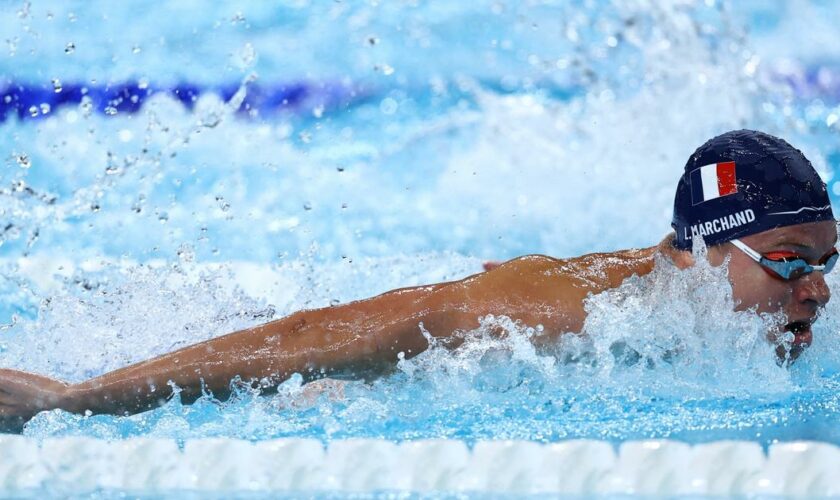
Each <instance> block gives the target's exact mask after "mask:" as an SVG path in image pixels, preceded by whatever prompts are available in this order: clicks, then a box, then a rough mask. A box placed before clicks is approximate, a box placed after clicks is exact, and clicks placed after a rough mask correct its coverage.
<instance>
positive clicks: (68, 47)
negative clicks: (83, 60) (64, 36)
mask: <svg viewBox="0 0 840 500" xmlns="http://www.w3.org/2000/svg"><path fill="white" fill-rule="evenodd" d="M73 52H76V44H75V43H73V42H68V43H67V45H65V46H64V53H65V54H72V53H73Z"/></svg>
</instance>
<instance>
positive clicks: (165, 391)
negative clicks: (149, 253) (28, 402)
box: [61, 285, 446, 414]
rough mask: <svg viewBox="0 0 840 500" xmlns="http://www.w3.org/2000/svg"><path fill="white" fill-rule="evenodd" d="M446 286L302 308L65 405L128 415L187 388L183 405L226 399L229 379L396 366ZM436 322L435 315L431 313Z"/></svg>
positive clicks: (360, 373) (107, 377)
mask: <svg viewBox="0 0 840 500" xmlns="http://www.w3.org/2000/svg"><path fill="white" fill-rule="evenodd" d="M443 286H445V285H433V286H429V287H419V288H413V289H403V290H397V291H393V292H389V293H386V294H384V295H380V296H377V297H374V298H371V299H367V300H364V301H359V302H353V303H349V304H346V305H342V306H336V307H329V308H324V309H316V310H310V311H301V312H297V313H294V314H292V315H290V316H287V317H285V318H282V319H280V320H277V321H274V322H271V323H268V324H265V325H261V326H257V327H255V328H249V329H246V330H242V331H238V332H234V333H231V334H228V335H224V336H222V337H217V338H214V339H211V340H207V341H205V342H201V343H199V344H195V345H192V346H189V347H186V348H183V349H180V350H178V351H175V352H172V353H168V354H164V355H162V356H159V357H157V358H154V359H151V360H149V361H144V362H141V363H137V364H135V365H131V366H128V367H126V368H122V369H120V370H116V371H113V372H110V373H106V374H104V375H102V376H100V377H96V378H94V379H91V380H88V381H86V382H83V383H80V384H76V385H72V386H69V387H68V390H67V395H66V398H64V401H62V403H63V404H62V405H61V407H62V408H64V409H66V410H69V411H74V412H79V413H81V412H85V411H88V410H89V411H91V412H93V413H94V414H96V413H113V414H126V413H137V412H141V411H145V410H148V409H152V408H155V407H157V406H160V405H161V404H163V403H164V402H165V401H166V400H167V399H168V398H169V397H170V396H171V394H172V389H171V387H170V384H175V385H176V386H178V388H179V389H180V390H181V393H180V396H181V398H182V400H183V401H184V402H187V403H189V402H192V401H194V400H195V399H197V398H198V397H200V396H201V394H202V390H204V391H208V392H212V393H213V395H214V396H215V397H217V398H219V399H226V398H227V396H228V395H229V393H230V383H231V380H233V379H234V378H236V377H239V378H240V379H241V380H242V381H243V382H244V383H247V384H249V385H251V386H253V387H255V388H256V387H259V388H261V389H263V390H271V389H272V388H274V387H275V386H276V385H277V384H278V383H280V382H282V381H283V380H285V379H287V378H288V377H289V376H290V375H292V374H293V373H300V374H302V375H303V377H304V379H305V380H313V379H316V378H321V377H324V376H331V375H333V376H334V375H343V376H348V377H352V378H362V377H366V376H371V375H375V374H377V373H380V372H382V371H384V370H386V369H390V368H391V367H393V365H394V363H395V362H396V361H397V359H398V357H397V355H398V353H399V352H403V353H405V355H406V356H409V357H410V356H411V355H412V354H414V353H418V352H420V351H422V350H424V349H425V348H426V347H427V345H428V342H427V340H426V339H425V338H424V337H423V335H422V334H421V332H420V330H419V328H418V323H419V322H422V321H423V320H424V319H427V317H432V316H437V315H436V314H435V313H434V312H431V311H429V305H430V303H431V302H434V301H429V300H428V299H429V298H430V297H434V298H435V301H437V302H441V301H445V300H446V294H437V295H435V291H436V290H440V289H441V287H443ZM432 321H433V322H434V321H435V320H434V318H432Z"/></svg>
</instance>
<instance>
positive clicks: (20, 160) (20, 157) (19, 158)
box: [13, 153, 32, 168]
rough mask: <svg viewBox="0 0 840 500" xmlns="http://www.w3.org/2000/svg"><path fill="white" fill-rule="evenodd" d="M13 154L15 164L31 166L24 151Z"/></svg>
mask: <svg viewBox="0 0 840 500" xmlns="http://www.w3.org/2000/svg"><path fill="white" fill-rule="evenodd" d="M13 156H14V158H15V161H16V162H17V164H18V165H20V168H29V167H31V166H32V162H31V161H30V160H29V155H27V154H26V153H20V154H13Z"/></svg>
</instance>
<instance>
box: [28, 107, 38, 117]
mask: <svg viewBox="0 0 840 500" xmlns="http://www.w3.org/2000/svg"><path fill="white" fill-rule="evenodd" d="M29 116H31V117H33V118H34V117H36V116H38V106H29Z"/></svg>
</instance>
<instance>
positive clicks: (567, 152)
mask: <svg viewBox="0 0 840 500" xmlns="http://www.w3.org/2000/svg"><path fill="white" fill-rule="evenodd" d="M619 4H620V5H619ZM7 7H8V8H6V9H2V10H3V12H2V13H0V28H2V31H3V33H4V39H6V42H5V46H4V47H2V48H0V99H3V98H4V96H5V95H10V96H13V98H10V100H9V102H8V103H5V105H6V106H5V107H4V108H2V109H3V110H4V113H5V114H4V115H3V117H2V118H4V121H2V123H0V147H2V151H1V152H0V157H2V161H3V162H4V163H3V169H2V178H0V242H2V246H0V268H2V274H0V276H1V277H2V279H0V322H3V323H5V324H6V326H4V327H3V329H2V330H0V366H4V367H15V368H19V369H26V370H32V371H36V372H39V373H44V374H47V375H51V376H54V377H57V378H61V379H64V380H67V381H80V380H84V379H86V378H88V377H91V376H95V375H97V374H100V373H103V372H105V371H108V370H112V369H116V368H118V367H121V366H124V365H126V364H129V363H131V362H136V361H139V360H143V359H147V358H149V357H151V356H154V355H157V354H160V353H163V352H168V351H170V350H172V349H174V348H178V347H182V346H184V345H188V344H191V343H194V342H198V341H200V340H204V339H207V338H210V337H213V336H217V335H221V334H224V333H227V332H230V331H233V330H236V329H239V328H243V327H247V326H250V325H255V324H259V323H261V322H264V321H267V320H269V319H271V318H277V317H280V316H282V315H284V314H287V313H289V312H292V311H295V310H298V309H300V308H312V307H323V306H329V305H330V304H336V303H343V302H346V301H349V300H354V299H359V298H363V297H367V296H370V295H372V294H376V293H380V292H382V291H385V290H389V289H391V288H395V287H401V286H408V285H414V284H421V283H429V282H438V281H442V280H451V279H456V278H459V277H463V276H466V275H469V274H471V273H475V272H478V271H479V270H480V269H481V262H482V260H483V259H505V258H510V257H513V256H516V255H520V254H526V253H546V254H549V255H554V256H560V257H562V256H570V255H577V254H580V253H584V252H592V251H606V250H612V249H618V248H628V247H639V246H649V245H653V244H655V243H657V242H658V241H659V240H660V239H661V238H662V237H663V236H664V235H665V234H666V233H667V231H668V230H669V223H670V211H671V203H672V200H673V189H674V186H675V184H676V180H677V179H678V177H679V175H680V173H681V169H682V166H683V164H684V162H685V160H686V158H687V156H688V155H689V154H690V153H691V151H693V150H694V148H695V147H696V146H697V145H699V144H701V143H702V142H703V141H705V140H706V139H707V138H708V137H711V136H712V135H715V134H717V133H719V132H722V131H724V130H728V129H732V128H741V127H749V128H757V129H762V130H766V131H768V132H770V133H774V134H777V135H781V136H784V137H785V138H787V139H788V140H789V141H790V142H792V143H794V144H795V145H797V146H798V147H800V148H802V149H803V151H805V153H806V154H807V155H808V156H809V157H810V158H811V159H812V161H813V162H814V164H815V166H816V167H817V168H818V169H819V170H820V172H821V173H822V174H823V175H824V178H825V179H826V181H827V182H828V184H829V190H830V192H831V193H832V196H833V199H834V200H835V201H836V199H837V195H838V194H840V188H838V187H837V186H838V184H836V183H835V182H834V171H835V170H836V169H837V166H838V162H840V149H838V146H837V141H836V139H835V138H836V126H837V121H838V117H840V109H838V103H840V99H838V91H837V89H838V85H837V82H838V81H840V80H838V76H837V75H838V69H840V65H838V63H837V61H838V57H837V56H838V53H836V52H832V50H834V49H833V47H838V46H840V45H839V44H837V43H836V42H837V40H836V30H835V29H834V24H833V23H834V22H836V21H837V20H838V18H840V15H838V13H837V12H834V10H836V9H835V8H834V7H833V4H831V3H827V2H801V3H796V4H794V5H792V6H791V5H789V4H787V3H785V2H774V3H772V4H771V3H767V2H738V3H737V5H729V4H720V3H719V2H714V1H710V2H696V3H691V2H690V3H686V4H684V5H683V4H680V5H677V6H671V7H643V6H634V5H632V4H626V3H624V2H615V3H613V2H571V3H569V2H557V3H553V2H545V3H539V4H537V3H534V4H519V3H516V4H513V3H511V4H507V3H504V2H470V4H469V5H465V4H464V5H461V4H451V5H448V4H444V3H425V2H413V3H405V4H403V3H400V4H393V3H383V4H378V3H377V2H369V3H348V2H330V3H326V2H323V3H308V2H303V1H301V2H293V3H289V4H286V5H285V6H282V7H270V6H268V4H265V3H262V2H239V3H235V4H229V5H226V6H225V7H220V8H218V9H217V10H214V11H209V10H207V9H206V5H205V4H204V3H201V2H178V3H177V4H172V5H168V6H162V7H157V8H154V9H150V8H148V5H147V4H146V3H140V2H124V3H122V4H121V6H120V7H113V6H111V5H110V4H108V5H106V4H105V3H104V2H91V3H76V4H72V3H63V2H62V3H59V2H56V3H48V2H45V3H40V2H34V3H32V4H29V3H15V4H8V5H7ZM103 12H104V14H103ZM806 26H807V27H808V32H809V34H810V35H811V36H810V37H809V40H810V39H816V40H819V41H820V43H812V42H802V43H799V42H798V41H797V42H792V41H791V37H793V36H794V35H795V36H801V35H799V33H801V32H802V31H803V27H806ZM797 40H798V39H797ZM83 89H84V91H83ZM175 90H177V92H176V91H175ZM65 92H66V93H65ZM56 96H62V97H56ZM64 96H67V97H64ZM135 96H136V97H137V99H136V100H137V102H132V97H135ZM185 96H186V97H185ZM114 99H118V100H119V99H122V100H120V101H119V102H113V101H114ZM16 103H22V104H20V105H18V104H16ZM33 106H34V109H32V108H33ZM721 272H722V271H721V270H714V269H707V268H698V269H694V270H691V271H688V272H686V273H679V272H678V271H676V270H674V269H669V268H668V267H667V266H665V265H664V264H663V266H662V268H661V270H660V271H658V272H657V273H655V274H654V275H652V276H649V277H647V278H645V279H641V280H635V281H631V282H629V283H627V284H625V288H623V289H622V290H620V291H617V292H615V293H608V294H605V295H603V296H600V297H595V298H592V299H591V300H590V302H589V305H588V307H589V308H590V311H591V314H590V320H589V321H588V323H587V325H586V328H585V331H586V333H587V334H588V340H584V341H578V340H576V339H575V338H571V337H570V338H568V339H566V340H564V341H563V342H561V344H560V345H557V346H555V347H554V348H552V349H549V350H548V351H540V352H537V351H535V350H534V349H533V347H531V344H530V342H529V341H528V338H529V337H530V336H533V335H538V334H539V331H538V329H535V328H536V325H521V324H515V323H513V322H511V321H510V320H509V319H507V318H503V317H502V318H484V325H485V326H483V327H482V328H480V329H478V330H476V331H475V332H470V333H469V334H468V335H469V336H470V338H469V340H468V341H467V342H466V344H465V345H464V346H463V347H462V348H459V349H458V350H457V351H454V352H450V351H447V350H445V349H443V348H440V347H433V348H432V349H430V350H429V351H427V352H426V353H424V354H422V355H420V356H418V357H417V358H414V359H411V360H407V361H403V362H401V363H400V364H399V366H398V367H397V368H396V369H395V373H394V374H392V375H390V376H387V377H384V378H382V379H379V380H376V381H373V382H360V381H350V382H336V383H335V384H334V385H332V386H330V387H327V388H325V389H324V392H323V393H322V394H321V395H320V396H319V395H318V393H316V392H313V389H311V388H310V389H306V388H302V387H300V384H299V382H298V381H297V380H296V379H292V380H290V381H288V382H287V383H286V384H284V385H283V386H282V387H281V391H280V394H279V395H277V396H273V397H256V396H254V395H251V394H247V393H244V394H238V395H237V396H236V397H235V398H234V399H233V400H231V401H229V402H225V403H219V402H218V401H216V400H214V399H213V398H212V397H210V396H208V397H206V398H203V399H202V400H200V401H199V402H198V403H196V404H195V405H192V406H182V405H181V404H180V403H179V402H178V401H177V400H173V401H171V402H170V403H169V404H168V405H166V406H165V407H163V408H160V409H158V410H155V411H152V412H148V413H145V414H141V415H136V416H132V417H111V416H94V417H84V416H78V415H72V414H69V413H66V412H61V411H56V412H47V413H42V414H40V415H38V416H37V417H35V418H34V419H33V420H32V421H31V422H30V424H29V425H28V426H27V428H26V430H25V431H24V433H25V434H27V435H30V436H35V437H44V436H62V435H77V434H84V435H91V436H99V437H106V438H120V437H128V436H141V435H142V436H158V437H175V438H177V439H187V438H191V437H201V436H233V437H246V438H249V439H268V438H273V437H281V436H308V437H317V438H320V439H323V440H327V441H328V440H332V439H338V438H343V437H350V436H364V437H383V438H387V439H393V440H402V439H412V438H421V437H451V438H460V439H465V440H467V441H474V440H477V439H483V438H503V437H507V438H522V439H530V440H537V441H545V442H550V441H557V440H561V439H567V438H572V437H589V438H597V439H607V440H610V441H614V442H620V441H623V440H627V439H638V438H648V437H669V438H674V439H680V440H685V441H689V442H703V441H710V440H715V439H723V438H737V439H747V440H755V441H758V442H761V443H763V444H766V443H769V442H772V441H774V440H790V439H817V440H823V441H830V442H834V443H840V434H838V431H837V430H836V429H837V425H836V424H837V422H838V418H839V417H840V397H839V396H838V395H837V394H838V391H837V388H838V385H840V375H838V372H837V367H838V366H840V364H838V359H837V354H836V353H837V352H840V350H838V347H840V336H838V334H839V333H840V307H838V306H837V303H836V302H835V303H832V304H831V305H829V307H828V309H827V311H826V314H825V315H824V318H823V319H822V320H821V321H820V323H819V325H818V327H817V328H815V336H816V339H815V342H814V345H813V346H812V348H811V349H810V350H809V351H808V352H806V353H805V355H804V356H803V357H802V359H801V360H800V361H799V362H797V363H796V364H795V365H794V366H793V367H791V368H789V369H788V368H783V367H779V366H777V365H776V363H775V361H774V359H773V353H772V349H771V348H770V347H769V346H767V345H766V343H765V341H764V340H763V333H762V332H763V331H764V330H766V325H767V324H768V322H772V321H773V320H774V319H773V318H758V317H756V316H755V315H751V314H749V313H738V314H736V313H733V312H731V309H732V303H731V298H729V296H728V295H727V293H728V292H729V289H728V285H727V283H726V280H725V278H724V277H723V275H722V274H721ZM830 284H831V286H832V287H834V288H836V285H837V280H836V278H834V277H833V276H832V278H831V279H830ZM624 292H627V293H624ZM628 297H631V299H628ZM632 297H639V298H640V299H639V300H632ZM498 326H501V327H503V328H505V329H506V330H508V332H509V333H510V334H511V335H509V337H507V338H506V339H504V340H500V339H497V338H492V337H490V336H488V335H487V334H486V332H487V331H489V330H490V329H491V327H498ZM529 327H531V329H529ZM632 353H637V354H632Z"/></svg>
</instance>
